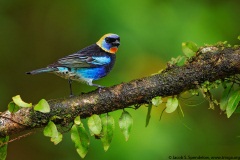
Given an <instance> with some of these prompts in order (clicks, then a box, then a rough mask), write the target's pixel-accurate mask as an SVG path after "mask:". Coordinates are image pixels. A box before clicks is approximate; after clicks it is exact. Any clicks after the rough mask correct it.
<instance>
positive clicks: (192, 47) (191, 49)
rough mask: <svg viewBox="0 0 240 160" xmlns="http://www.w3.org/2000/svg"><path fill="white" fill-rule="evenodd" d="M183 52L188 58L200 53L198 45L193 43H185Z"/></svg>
mask: <svg viewBox="0 0 240 160" xmlns="http://www.w3.org/2000/svg"><path fill="white" fill-rule="evenodd" d="M182 51H183V53H184V55H185V56H187V57H188V58H191V57H192V56H194V55H195V53H196V52H197V51H198V47H197V44H195V43H193V42H183V43H182Z"/></svg>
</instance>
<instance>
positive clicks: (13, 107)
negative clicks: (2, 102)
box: [8, 101, 20, 113]
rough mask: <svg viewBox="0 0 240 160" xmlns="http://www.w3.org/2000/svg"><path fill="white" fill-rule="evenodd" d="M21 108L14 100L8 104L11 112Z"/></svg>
mask: <svg viewBox="0 0 240 160" xmlns="http://www.w3.org/2000/svg"><path fill="white" fill-rule="evenodd" d="M19 109H20V107H19V106H18V105H16V104H15V103H14V102H13V101H12V102H10V103H9V104H8V110H9V112H11V113H16V112H17V111H18V110H19Z"/></svg>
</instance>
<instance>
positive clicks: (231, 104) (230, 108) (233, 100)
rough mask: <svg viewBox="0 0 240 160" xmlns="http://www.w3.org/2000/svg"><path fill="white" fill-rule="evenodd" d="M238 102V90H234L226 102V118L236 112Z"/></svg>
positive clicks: (239, 95) (239, 97) (239, 93)
mask: <svg viewBox="0 0 240 160" xmlns="http://www.w3.org/2000/svg"><path fill="white" fill-rule="evenodd" d="M239 101H240V90H235V91H233V93H232V94H231V97H230V98H229V100H228V105H227V108H226V112H227V117H228V118H229V117H230V116H231V115H232V114H233V112H234V111H235V110H236V108H237V106H238V103H239Z"/></svg>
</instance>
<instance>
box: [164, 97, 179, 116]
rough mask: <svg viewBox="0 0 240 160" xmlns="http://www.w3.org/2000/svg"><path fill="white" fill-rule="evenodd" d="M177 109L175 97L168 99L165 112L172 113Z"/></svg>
mask: <svg viewBox="0 0 240 160" xmlns="http://www.w3.org/2000/svg"><path fill="white" fill-rule="evenodd" d="M177 107H178V99H177V98H176V97H174V98H168V100H167V104H166V109H165V112H167V113H172V112H174V111H175V110H176V109H177Z"/></svg>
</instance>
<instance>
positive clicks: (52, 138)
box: [50, 132, 63, 145]
mask: <svg viewBox="0 0 240 160" xmlns="http://www.w3.org/2000/svg"><path fill="white" fill-rule="evenodd" d="M62 138H63V135H62V133H60V132H58V136H56V137H51V139H50V140H51V142H53V143H54V144H55V145H57V144H58V143H60V142H61V141H62Z"/></svg>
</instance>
